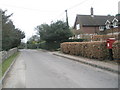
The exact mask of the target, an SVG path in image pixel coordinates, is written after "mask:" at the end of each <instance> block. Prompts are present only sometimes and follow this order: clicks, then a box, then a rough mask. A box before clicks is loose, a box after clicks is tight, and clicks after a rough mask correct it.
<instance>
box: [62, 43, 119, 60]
mask: <svg viewBox="0 0 120 90" xmlns="http://www.w3.org/2000/svg"><path fill="white" fill-rule="evenodd" d="M118 50H120V42H115V43H114V45H113V54H114V55H113V56H114V58H115V59H120V55H118V52H119V51H118ZM61 51H62V52H63V53H66V54H71V55H79V56H83V57H88V58H94V59H99V60H104V59H108V58H109V52H108V49H107V48H106V42H100V41H94V42H65V43H61Z"/></svg>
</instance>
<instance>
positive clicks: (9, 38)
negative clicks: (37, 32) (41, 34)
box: [2, 11, 25, 50]
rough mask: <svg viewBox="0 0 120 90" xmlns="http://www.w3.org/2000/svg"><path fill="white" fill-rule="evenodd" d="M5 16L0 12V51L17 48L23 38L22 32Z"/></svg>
mask: <svg viewBox="0 0 120 90" xmlns="http://www.w3.org/2000/svg"><path fill="white" fill-rule="evenodd" d="M11 16H12V14H11V15H6V11H2V26H3V27H2V50H9V49H11V48H14V47H17V46H19V45H20V43H21V39H23V38H25V34H24V32H22V31H21V30H20V29H18V28H16V27H15V25H14V24H13V21H12V20H10V19H9V18H10V17H11Z"/></svg>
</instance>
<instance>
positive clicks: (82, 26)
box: [72, 8, 114, 39]
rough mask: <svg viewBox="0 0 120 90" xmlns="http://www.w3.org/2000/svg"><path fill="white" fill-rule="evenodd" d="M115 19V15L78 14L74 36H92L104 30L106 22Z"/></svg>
mask: <svg viewBox="0 0 120 90" xmlns="http://www.w3.org/2000/svg"><path fill="white" fill-rule="evenodd" d="M112 19H114V16H109V15H108V16H105V15H104V16H103V15H93V8H91V15H77V16H76V19H75V23H74V27H73V32H74V34H75V35H74V37H72V38H78V39H79V38H87V39H88V38H90V37H91V36H92V35H98V34H101V31H103V30H104V27H105V26H106V25H105V22H106V21H107V20H112Z"/></svg>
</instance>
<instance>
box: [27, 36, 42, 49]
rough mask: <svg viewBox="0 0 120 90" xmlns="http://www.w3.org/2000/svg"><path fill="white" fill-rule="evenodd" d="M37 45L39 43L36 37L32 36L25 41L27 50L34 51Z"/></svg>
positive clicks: (38, 38)
mask: <svg viewBox="0 0 120 90" xmlns="http://www.w3.org/2000/svg"><path fill="white" fill-rule="evenodd" d="M39 43H40V37H39V36H38V35H33V36H32V37H31V38H29V40H28V41H27V48H28V49H36V48H38V47H39Z"/></svg>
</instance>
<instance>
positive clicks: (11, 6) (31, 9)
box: [0, 4, 57, 12]
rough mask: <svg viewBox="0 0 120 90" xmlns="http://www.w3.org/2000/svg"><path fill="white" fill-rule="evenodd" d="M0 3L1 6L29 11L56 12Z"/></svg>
mask: <svg viewBox="0 0 120 90" xmlns="http://www.w3.org/2000/svg"><path fill="white" fill-rule="evenodd" d="M0 5H3V6H7V7H10V8H19V9H24V10H30V11H39V12H57V10H56V11H50V10H49V11H45V10H40V9H33V8H26V7H18V6H13V5H7V4H0Z"/></svg>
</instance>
